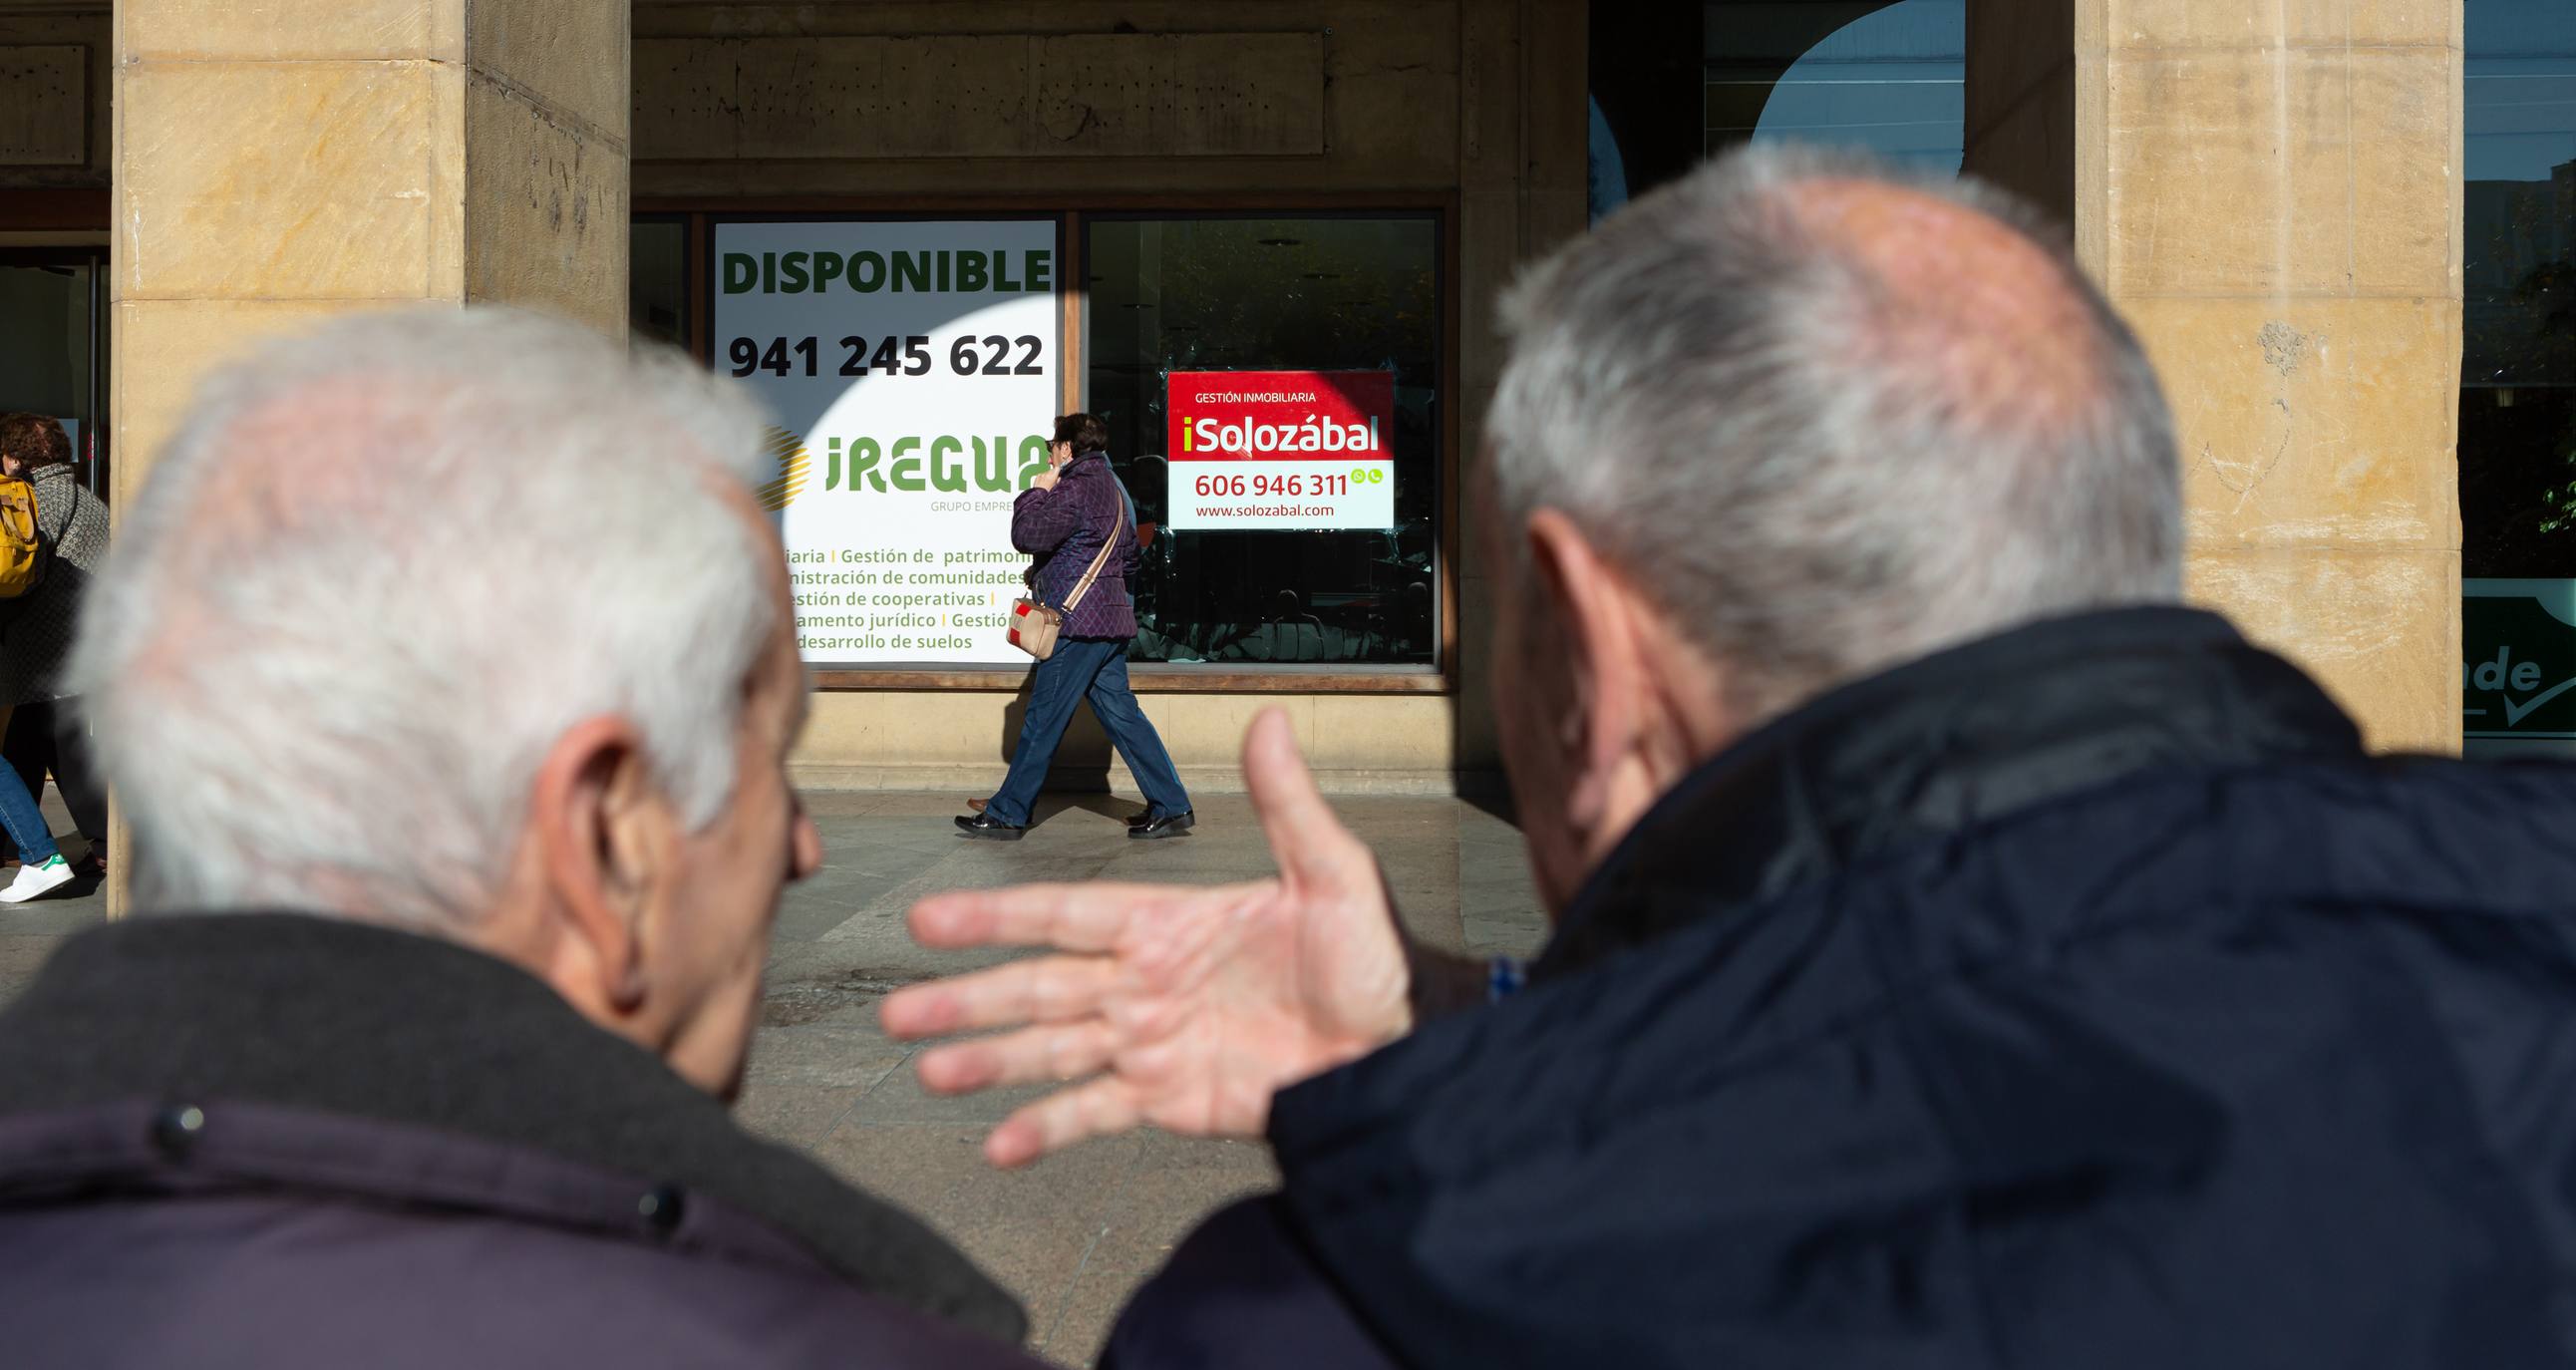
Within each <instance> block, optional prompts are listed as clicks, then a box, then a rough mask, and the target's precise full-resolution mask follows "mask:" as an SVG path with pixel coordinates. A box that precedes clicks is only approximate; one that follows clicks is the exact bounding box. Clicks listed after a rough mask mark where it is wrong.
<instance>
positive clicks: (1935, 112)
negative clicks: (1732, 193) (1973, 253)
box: [1708, 0, 1968, 172]
mask: <svg viewBox="0 0 2576 1370" xmlns="http://www.w3.org/2000/svg"><path fill="white" fill-rule="evenodd" d="M1708 11H1709V14H1708V150H1709V151H1710V152H1711V153H1715V152H1719V151H1723V150H1724V149H1725V148H1726V147H1728V146H1730V145H1732V144H1735V143H1740V142H1745V141H1749V140H1755V139H1759V140H1763V141H1794V142H1802V143H1823V144H1828V145H1832V146H1836V147H1857V148H1866V149H1868V150H1870V151H1872V152H1875V153H1877V154H1878V155H1880V156H1882V157H1885V158H1887V159H1888V160H1890V161H1894V162H1902V163H1905V164H1908V165H1912V166H1918V167H1921V168H1923V169H1925V170H1927V171H1938V172H1956V171H1958V169H1959V159H1960V153H1961V147H1962V145H1963V143H1964V141H1965V128H1964V124H1965V120H1966V117H1967V106H1966V103H1965V102H1966V81H1967V68H1968V55H1967V54H1968V5H1967V0H1902V3H1898V4H1888V5H1882V4H1878V3H1849V4H1814V3H1795V4H1781V3H1757V4H1713V5H1710V6H1709V7H1708ZM1835 21H1840V22H1839V26H1837V27H1834V28H1832V29H1831V30H1830V31H1828V32H1826V33H1825V34H1824V35H1823V36H1822V37H1818V36H1817V31H1818V30H1819V29H1820V28H1823V27H1824V26H1825V25H1827V24H1830V23H1834V22H1835ZM1747 115H1751V116H1752V117H1750V118H1748V117H1747Z"/></svg>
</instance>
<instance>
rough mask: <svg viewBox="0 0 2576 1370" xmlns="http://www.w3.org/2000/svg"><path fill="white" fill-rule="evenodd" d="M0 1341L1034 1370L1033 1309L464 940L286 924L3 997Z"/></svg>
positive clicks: (549, 1366) (171, 927) (13, 1344)
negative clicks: (1024, 1350) (1028, 1312)
mask: <svg viewBox="0 0 2576 1370" xmlns="http://www.w3.org/2000/svg"><path fill="white" fill-rule="evenodd" d="M0 1272H5V1274H0V1329H5V1330H0V1345H5V1347H6V1349H5V1351H0V1360H5V1361H6V1362H7V1363H8V1364H11V1365H27V1366H74V1365H77V1366H85V1367H106V1368H108V1370H122V1368H123V1367H137V1368H138V1370H139V1368H140V1367H158V1366H176V1365H185V1366H190V1367H197V1368H199V1370H227V1368H229V1367H240V1368H241V1370H251V1368H252V1367H260V1368H261V1370H296V1368H298V1367H315V1368H316V1370H319V1368H320V1367H341V1366H362V1365H363V1366H370V1367H422V1370H428V1367H461V1366H473V1367H478V1370H540V1367H542V1368H543V1370H565V1367H573V1366H586V1365H613V1366H620V1367H633V1368H635V1370H644V1368H647V1367H672V1368H673V1370H678V1367H701V1366H815V1367H822V1366H835V1367H860V1368H863V1370H878V1368H881V1367H925V1368H926V1367H943V1368H945V1367H957V1368H958V1370H969V1368H971V1370H1003V1368H1004V1367H1015V1366H1031V1365H1033V1364H1034V1363H1033V1362H1030V1361H1028V1360H1026V1359H1025V1358H1023V1357H1022V1356H1021V1355H1020V1354H1019V1353H1018V1352H1017V1351H1016V1350H1015V1349H1014V1348H1013V1347H1012V1346H1011V1345H1010V1343H1011V1342H1014V1341H1016V1340H1017V1339H1018V1337H1019V1335H1020V1332H1021V1330H1022V1325H1023V1324H1022V1320H1021V1315H1020V1311H1019V1309H1018V1307H1017V1305H1015V1304H1013V1303H1012V1302H1011V1300H1010V1299H1009V1297H1008V1296H1006V1295H1004V1294H1003V1293H1002V1292H1001V1291H1000V1290H999V1289H997V1288H995V1287H994V1286H993V1285H992V1284H991V1283H990V1282H989V1281H987V1280H986V1279H985V1278H984V1277H983V1276H982V1275H980V1274H979V1273H977V1272H976V1271H975V1269H974V1268H973V1267H972V1266H971V1265H969V1264H968V1263H967V1261H966V1259H965V1258H964V1257H963V1256H961V1255H959V1254H958V1253H957V1252H956V1251H954V1250H952V1249H951V1248H949V1247H948V1246H947V1245H946V1244H945V1243H943V1242H941V1241H940V1240H939V1239H938V1238H937V1237H934V1236H932V1235H931V1234H930V1233H929V1232H928V1231H926V1230H925V1229H923V1228H922V1227H921V1225H920V1224H918V1223H917V1222H915V1221H913V1220H912V1219H911V1218H909V1217H907V1216H905V1215H904V1214H903V1213H901V1212H899V1211H897V1210H895V1209H893V1208H891V1207H888V1206H886V1205H884V1204H882V1203H879V1202H877V1201H876V1200H873V1199H870V1198H868V1197H866V1196H865V1195H862V1194H860V1193H858V1192H857V1191H855V1190H852V1189H850V1188H849V1187H848V1186H846V1185H844V1184H842V1183H841V1182H840V1181H838V1180H837V1179H835V1178H833V1177H832V1176H831V1175H830V1174H829V1173H828V1172H826V1171H824V1170H823V1169H822V1168H821V1167H819V1166H817V1165H815V1164H814V1163H813V1162H811V1161H809V1160H807V1159H806V1158H804V1157H803V1156H801V1155H799V1154H797V1153H795V1152H793V1151H789V1150H787V1149H786V1148H783V1147H779V1146H776V1145H773V1144H771V1143H768V1142H764V1141H761V1140H759V1139H756V1138H754V1137H752V1136H750V1135H749V1134H747V1133H745V1132H743V1131H742V1130H741V1129H740V1128H739V1127H737V1126H736V1125H735V1124H734V1122H733V1120H732V1118H731V1117H730V1116H729V1115H728V1114H727V1113H726V1111H725V1109H724V1107H723V1105H721V1104H720V1103H718V1102H717V1101H716V1100H714V1099H712V1098H710V1097H708V1096H707V1095H705V1094H703V1093H700V1092H699V1091H697V1090H695V1089H692V1088H691V1087H689V1085H688V1084H687V1083H686V1082H684V1081H682V1080H681V1079H680V1078H679V1077H678V1076H676V1075H674V1074H672V1073H671V1072H670V1071H669V1070H668V1069H667V1068H666V1067H664V1066H663V1064H662V1063H661V1062H660V1061H658V1060H656V1059H654V1058H653V1057H652V1056H651V1055H650V1054H648V1053H646V1052H645V1051H643V1050H641V1049H639V1048H637V1047H635V1046H632V1045H630V1044H628V1043H627V1042H625V1041H623V1040H621V1039H619V1038H616V1037H614V1036H611V1035H610V1034H608V1033H606V1032H603V1031H601V1030H600V1029H598V1028H596V1027H593V1026H592V1025H591V1024H590V1023H588V1022H587V1021H585V1020H584V1019H582V1018H581V1017H580V1016H579V1015H578V1014H576V1013H575V1012H574V1011H573V1010H572V1009H571V1008H570V1007H569V1006H567V1005H566V1004H565V1003H564V1002H563V1001H562V1000H561V999H559V998H558V997H556V995H555V994H554V992H553V991H552V990H550V989H548V988H547V987H546V986H545V985H543V984H541V983H540V982H538V981H537V980H535V979H533V978H531V977H530V976H527V975H525V974H523V973H521V972H520V971H518V970H516V969H514V968H512V967H510V966H508V965H505V964H503V963H502V962H500V961H497V960H493V959H491V958H489V957H485V956H482V955H479V954H477V953H475V952H472V951H469V950H466V949H464V948H462V947H458V946H453V945H450V944H448V943H445V942H440V941H434V940H431V939H428V938H422V937H414V936H409V935H406V934H403V933H399V932H392V931H387V930H383V929H378V928H370V927H364V926H360V925H357V924H352V923H343V922H335V921H330V920H324V919H318V918H306V917H294V916H285V915H224V916H206V917H186V918H148V919H142V920H138V921H135V922H130V923H123V924H116V925H111V926H108V927H105V928H101V929H97V930H94V931H91V932H88V933H84V934H82V935H81V936H79V937H77V938H75V939H73V940H72V941H70V942H69V943H66V944H65V945H64V946H63V947H62V948H61V949H60V950H59V951H58V952H57V953H56V954H55V956H54V957H53V959H52V960H51V961H49V962H48V963H47V964H46V966H45V967H44V969H43V970H42V971H41V972H39V974H38V976H37V978H36V980H35V982H34V983H33V984H32V985H31V986H30V987H29V988H28V990H27V991H26V993H25V994H24V995H23V996H22V997H21V998H20V999H19V1000H18V1001H17V1002H16V1003H15V1004H13V1005H12V1006H11V1007H10V1008H9V1009H8V1011H7V1012H6V1013H0Z"/></svg>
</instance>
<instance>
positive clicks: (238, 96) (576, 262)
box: [108, 0, 628, 909]
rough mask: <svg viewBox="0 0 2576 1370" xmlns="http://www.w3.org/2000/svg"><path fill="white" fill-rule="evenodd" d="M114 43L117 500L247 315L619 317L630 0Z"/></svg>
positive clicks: (416, 6)
mask: <svg viewBox="0 0 2576 1370" xmlns="http://www.w3.org/2000/svg"><path fill="white" fill-rule="evenodd" d="M113 46H114V64H115V65H114V96H115V98H114V101H113V115H114V121H113V122H114V150H113V157H112V168H113V184H112V186H111V206H112V209H111V214H110V225H111V237H110V247H109V261H108V267H109V277H110V286H109V295H110V299H111V301H112V315H111V328H112V337H113V360H112V363H111V377H112V385H113V397H112V400H111V405H110V408H111V414H112V419H111V422H112V426H113V437H114V441H115V451H116V462H115V466H114V471H115V481H116V495H117V502H118V503H119V504H120V505H122V504H123V503H124V502H125V501H127V500H130V499H131V498H132V497H133V495H134V493H135V492H136V491H137V490H138V489H139V488H140V487H141V485H142V484H143V482H144V480H145V478H146V477H147V476H148V474H149V472H150V469H151V462H152V458H153V456H154V454H155V453H157V452H158V450H159V449H160V447H161V445H162V444H163V442H164V441H165V440H166V439H167V438H168V436H169V434H170V433H171V431H172V429H173V427H174V425H175V424H176V422H177V420H178V418H179V415H180V413H181V411H182V409H183V407H184V406H185V404H186V403H187V400H188V397H189V395H190V393H191V391H192V390H193V389H194V387H195V386H196V384H197V381H198V378H199V377H201V376H202V375H204V374H205V372H206V371H207V370H208V369H210V368H212V367H214V366H215V365H217V364H219V363H221V362H223V361H224V360H226V359H227V358H229V357H231V356H234V355H236V354H238V353H239V352H240V351H241V350H242V349H243V348H245V347H247V346H248V345H250V344H251V343H253V342H255V341H257V340H259V339H261V338H266V337H270V336H274V335H276V334H279V333H283V332H289V331H293V330H297V329H302V328H306V327H309V326H311V325H313V324H314V323H316V322H317V321H319V320H321V319H324V318H327V317H329V316H332V315H335V314H340V313H344V312H347V311H350V310H362V309H380V308H391V307H396V306H406V305H421V304H440V303H444V304H459V303H463V302H466V301H473V300H496V301H504V302H509V303H517V304H525V305H529V306H533V307H539V308H547V309H552V310H554V311H556V312H559V313H563V314H567V315H569V316H571V317H574V318H578V319H581V320H583V321H585V322H587V323H589V324H591V325H592V326H594V327H597V328H599V329H601V330H603V331H607V332H613V333H616V334H618V335H620V336H622V335H623V334H624V331H625V326H626V251H627V195H626V183H627V172H626V133H627V118H628V100H627V74H626V73H627V7H626V5H625V4H624V3H623V0H478V3H476V4H474V5H473V6H472V7H471V11H470V14H469V10H468V7H467V5H466V3H465V0H341V2H340V3H336V4H330V5H303V4H297V5H285V4H276V3H260V2H258V0H124V2H123V3H120V4H118V5H117V6H116V9H115V15H114V30H113ZM119 826H120V827H121V823H120V824H119ZM117 843H118V845H119V846H120V847H122V846H123V835H122V833H120V834H119V835H118V838H117ZM128 869H130V867H128V866H126V865H120V866H119V867H118V874H119V877H120V886H119V888H117V889H115V890H112V891H111V894H110V899H111V906H112V907H115V908H120V909H121V908H122V906H123V893H124V892H123V889H122V887H121V878H122V876H123V875H124V873H125V872H126V871H127V870H128Z"/></svg>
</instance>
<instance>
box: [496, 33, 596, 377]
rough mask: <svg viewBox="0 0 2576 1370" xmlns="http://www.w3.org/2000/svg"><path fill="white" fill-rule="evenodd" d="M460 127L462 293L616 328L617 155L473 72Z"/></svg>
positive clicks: (583, 132) (580, 131) (578, 130)
mask: <svg viewBox="0 0 2576 1370" xmlns="http://www.w3.org/2000/svg"><path fill="white" fill-rule="evenodd" d="M465 127H466V136H465V204H466V215H465V242H464V252H465V298H466V299H467V300H472V301H485V300H488V301H493V302H497V303H505V304H513V305H519V306H522V307H525V308H531V309H541V310H544V311H546V312H549V313H553V314H560V315H562V316H564V317H565V318H570V319H578V320H580V321H581V322H583V323H585V324H588V325H590V326H591V327H592V328H595V329H597V330H599V331H600V332H602V333H607V334H610V335H612V336H614V335H619V334H622V333H623V332H624V331H625V329H626V326H627V316H626V291H627V272H626V254H627V221H628V218H629V217H630V216H629V215H628V213H627V170H626V157H625V154H624V153H623V152H622V151H621V150H619V149H618V148H617V147H615V146H614V145H611V144H607V143H603V142H600V141H597V140H594V139H593V138H591V137H590V136H589V135H588V134H587V133H586V132H585V131H583V130H580V129H577V128H575V127H571V126H567V125H565V124H562V123H559V122H557V121H556V120H554V119H553V118H551V117H548V115H547V114H546V112H545V111H543V110H540V109H538V108H536V107H534V106H531V105H530V104H529V103H528V102H527V101H525V100H524V99H522V98H520V97H519V95H518V94H517V93H516V92H515V91H514V90H511V91H505V90H503V89H501V88H499V87H496V86H494V85H492V84H490V83H489V82H487V81H485V80H483V79H482V78H481V77H480V76H477V77H475V78H474V79H473V80H471V81H470V82H469V83H468V85H467V87H466V124H465Z"/></svg>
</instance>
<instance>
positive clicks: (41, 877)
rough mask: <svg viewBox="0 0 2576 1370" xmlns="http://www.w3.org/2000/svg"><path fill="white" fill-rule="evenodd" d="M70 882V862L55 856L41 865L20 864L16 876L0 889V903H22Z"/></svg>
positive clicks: (49, 892)
mask: <svg viewBox="0 0 2576 1370" xmlns="http://www.w3.org/2000/svg"><path fill="white" fill-rule="evenodd" d="M71 882H72V863H71V862H69V861H66V860H64V859H62V858H61V857H59V856H57V857H55V858H54V859H53V860H51V861H48V862H46V863H45V864H43V865H41V866H20V867H19V868H18V878H17V879H15V880H12V881H10V882H9V888H7V889H5V890H0V904H23V903H26V902H27V901H28V900H30V899H33V898H35V897H36V896H37V895H40V894H51V893H53V892H54V891H55V890H58V889H61V888H62V887H63V886H65V885H68V884H70V883H71Z"/></svg>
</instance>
